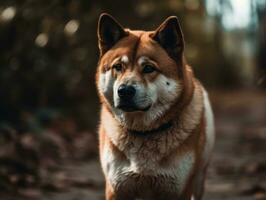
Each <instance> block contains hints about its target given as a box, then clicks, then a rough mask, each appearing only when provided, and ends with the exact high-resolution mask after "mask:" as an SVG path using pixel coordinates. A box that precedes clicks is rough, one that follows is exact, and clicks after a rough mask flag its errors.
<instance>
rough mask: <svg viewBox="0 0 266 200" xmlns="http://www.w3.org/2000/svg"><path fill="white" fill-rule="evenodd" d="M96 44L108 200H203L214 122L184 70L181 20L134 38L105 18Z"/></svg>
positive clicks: (200, 91) (187, 69)
mask: <svg viewBox="0 0 266 200" xmlns="http://www.w3.org/2000/svg"><path fill="white" fill-rule="evenodd" d="M98 39H99V48H100V60H99V65H98V70H97V75H96V80H97V88H98V93H99V96H100V100H101V104H102V109H101V122H100V127H99V138H100V159H101V165H102V169H103V172H104V175H105V179H106V199H107V200H133V199H149V200H156V199H158V200H174V199H175V200H177V199H180V200H181V199H182V200H183V199H184V200H185V199H186V200H189V199H192V198H193V197H194V199H196V200H198V199H201V198H202V194H203V185H204V179H205V173H206V168H207V165H208V162H209V157H210V153H211V151H212V148H213V144H214V125H213V115H212V110H211V106H210V103H209V99H208V95H207V92H206V91H205V89H204V88H203V86H202V85H201V84H200V82H199V81H198V80H197V79H195V77H194V75H193V72H192V70H191V68H190V67H189V66H188V65H187V64H186V61H185V58H184V40H183V34H182V31H181V28H180V25H179V22H178V19H177V18H176V17H174V16H172V17H169V18H168V19H166V20H165V21H164V22H163V23H162V24H161V25H160V26H159V27H158V28H157V29H156V30H155V31H133V30H129V29H124V28H123V27H122V26H121V25H120V24H119V23H118V22H117V21H116V20H115V19H114V18H113V17H111V16H110V15H108V14H102V15H101V16H100V19H99V24H98Z"/></svg>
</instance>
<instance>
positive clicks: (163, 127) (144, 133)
mask: <svg viewBox="0 0 266 200" xmlns="http://www.w3.org/2000/svg"><path fill="white" fill-rule="evenodd" d="M172 127H173V122H172V121H169V122H167V123H163V124H162V125H160V126H159V127H158V128H154V129H151V130H147V131H139V130H132V129H127V132H128V133H129V134H131V135H134V136H140V137H145V136H148V135H154V134H158V133H162V132H164V131H168V130H169V129H171V128H172Z"/></svg>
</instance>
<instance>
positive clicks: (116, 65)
mask: <svg viewBox="0 0 266 200" xmlns="http://www.w3.org/2000/svg"><path fill="white" fill-rule="evenodd" d="M113 68H114V69H115V70H116V71H117V72H121V71H122V64H121V63H117V64H114V65H113Z"/></svg>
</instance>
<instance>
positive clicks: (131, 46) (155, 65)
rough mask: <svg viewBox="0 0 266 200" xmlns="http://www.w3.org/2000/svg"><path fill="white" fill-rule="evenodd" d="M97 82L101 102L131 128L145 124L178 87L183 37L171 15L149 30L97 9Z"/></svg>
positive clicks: (146, 126)
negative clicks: (127, 26)
mask: <svg viewBox="0 0 266 200" xmlns="http://www.w3.org/2000/svg"><path fill="white" fill-rule="evenodd" d="M98 40H99V48H100V60H99V66H98V71H97V76H96V79H97V87H98V92H99V95H100V98H101V101H102V103H103V104H105V105H107V107H108V108H109V110H110V111H111V112H112V113H113V114H114V115H115V117H116V118H117V119H118V120H119V121H120V122H121V123H123V124H124V125H125V126H127V127H128V128H131V129H141V130H143V129H149V128H150V126H151V124H152V123H153V122H155V121H156V120H157V119H158V118H160V117H162V116H163V115H164V114H165V113H166V112H167V111H168V110H169V109H170V108H171V106H172V105H173V104H174V103H175V102H176V101H177V99H178V98H179V96H180V95H181V93H182V90H183V89H184V81H185V80H184V79H185V73H184V60H183V59H184V56H183V51H184V40H183V34H182V31H181V28H180V25H179V22H178V19H177V18H176V17H169V18H167V19H166V20H165V21H164V22H163V23H162V24H161V25H160V26H159V27H158V28H157V29H156V30H155V31H149V32H148V31H132V30H129V29H124V28H123V27H122V26H121V25H120V24H119V23H118V22H117V21H116V20H115V19H114V18H113V17H111V16H110V15H108V14H102V15H101V16H100V19H99V24H98Z"/></svg>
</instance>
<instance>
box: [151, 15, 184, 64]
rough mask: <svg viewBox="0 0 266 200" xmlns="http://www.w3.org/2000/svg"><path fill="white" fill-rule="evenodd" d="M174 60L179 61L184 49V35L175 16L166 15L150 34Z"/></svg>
mask: <svg viewBox="0 0 266 200" xmlns="http://www.w3.org/2000/svg"><path fill="white" fill-rule="evenodd" d="M151 38H152V39H153V40H155V41H156V42H158V43H159V44H160V45H161V46H162V47H163V48H164V49H165V50H166V52H167V53H168V55H169V56H170V57H171V58H172V59H174V60H175V61H178V62H179V61H180V59H182V56H183V51H184V37H183V33H182V30H181V27H180V24H179V22H178V19H177V17H176V16H171V17H168V18H167V19H166V20H165V21H164V22H163V23H162V24H161V25H160V26H159V27H158V28H157V29H156V30H155V32H154V33H153V34H152V35H151Z"/></svg>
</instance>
